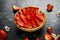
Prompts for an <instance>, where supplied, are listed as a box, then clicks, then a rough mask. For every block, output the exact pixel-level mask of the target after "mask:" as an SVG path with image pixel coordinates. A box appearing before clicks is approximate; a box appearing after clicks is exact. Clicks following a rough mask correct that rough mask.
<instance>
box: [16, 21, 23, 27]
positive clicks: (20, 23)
mask: <svg viewBox="0 0 60 40" xmlns="http://www.w3.org/2000/svg"><path fill="white" fill-rule="evenodd" d="M16 24H17V25H19V26H20V27H23V26H24V23H23V22H20V21H16Z"/></svg>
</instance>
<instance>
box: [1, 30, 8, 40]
mask: <svg viewBox="0 0 60 40" xmlns="http://www.w3.org/2000/svg"><path fill="white" fill-rule="evenodd" d="M6 37H7V33H6V32H5V31H3V30H0V40H5V39H6Z"/></svg>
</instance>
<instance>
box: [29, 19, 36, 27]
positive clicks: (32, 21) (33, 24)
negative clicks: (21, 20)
mask: <svg viewBox="0 0 60 40" xmlns="http://www.w3.org/2000/svg"><path fill="white" fill-rule="evenodd" d="M30 20H31V24H32V27H33V28H36V27H37V25H36V23H35V21H34V20H33V18H31V19H30Z"/></svg>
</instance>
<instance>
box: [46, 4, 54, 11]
mask: <svg viewBox="0 0 60 40" xmlns="http://www.w3.org/2000/svg"><path fill="white" fill-rule="evenodd" d="M52 9H53V5H51V4H48V5H47V11H48V12H49V11H52Z"/></svg>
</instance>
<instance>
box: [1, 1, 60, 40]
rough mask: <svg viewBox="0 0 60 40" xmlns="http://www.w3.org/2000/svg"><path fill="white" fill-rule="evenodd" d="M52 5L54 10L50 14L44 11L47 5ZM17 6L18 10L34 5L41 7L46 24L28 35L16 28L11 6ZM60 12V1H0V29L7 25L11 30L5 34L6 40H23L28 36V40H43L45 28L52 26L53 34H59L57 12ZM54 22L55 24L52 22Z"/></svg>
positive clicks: (59, 19)
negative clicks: (37, 38) (45, 17)
mask: <svg viewBox="0 0 60 40" xmlns="http://www.w3.org/2000/svg"><path fill="white" fill-rule="evenodd" d="M48 3H50V4H53V5H54V9H53V11H52V12H47V11H46V6H47V4H48ZM14 5H17V6H19V7H20V8H22V7H24V6H30V5H35V6H38V7H41V8H42V10H43V11H44V12H45V13H46V16H47V23H46V25H44V27H43V28H42V29H40V30H38V31H36V32H32V33H28V32H24V31H22V30H20V29H18V28H16V25H15V23H14V20H13V18H14V14H15V13H14V12H13V10H12V6H14ZM59 10H60V0H0V29H3V30H4V31H5V29H4V27H5V26H6V25H7V26H9V27H10V28H11V29H10V31H9V32H7V39H6V40H23V38H24V37H25V36H28V38H29V39H30V40H35V38H36V37H37V36H38V37H40V39H41V40H43V34H44V33H46V28H47V27H49V26H52V28H53V33H55V34H58V33H59V32H60V17H58V16H57V12H58V11H59ZM54 21H55V22H54Z"/></svg>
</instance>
